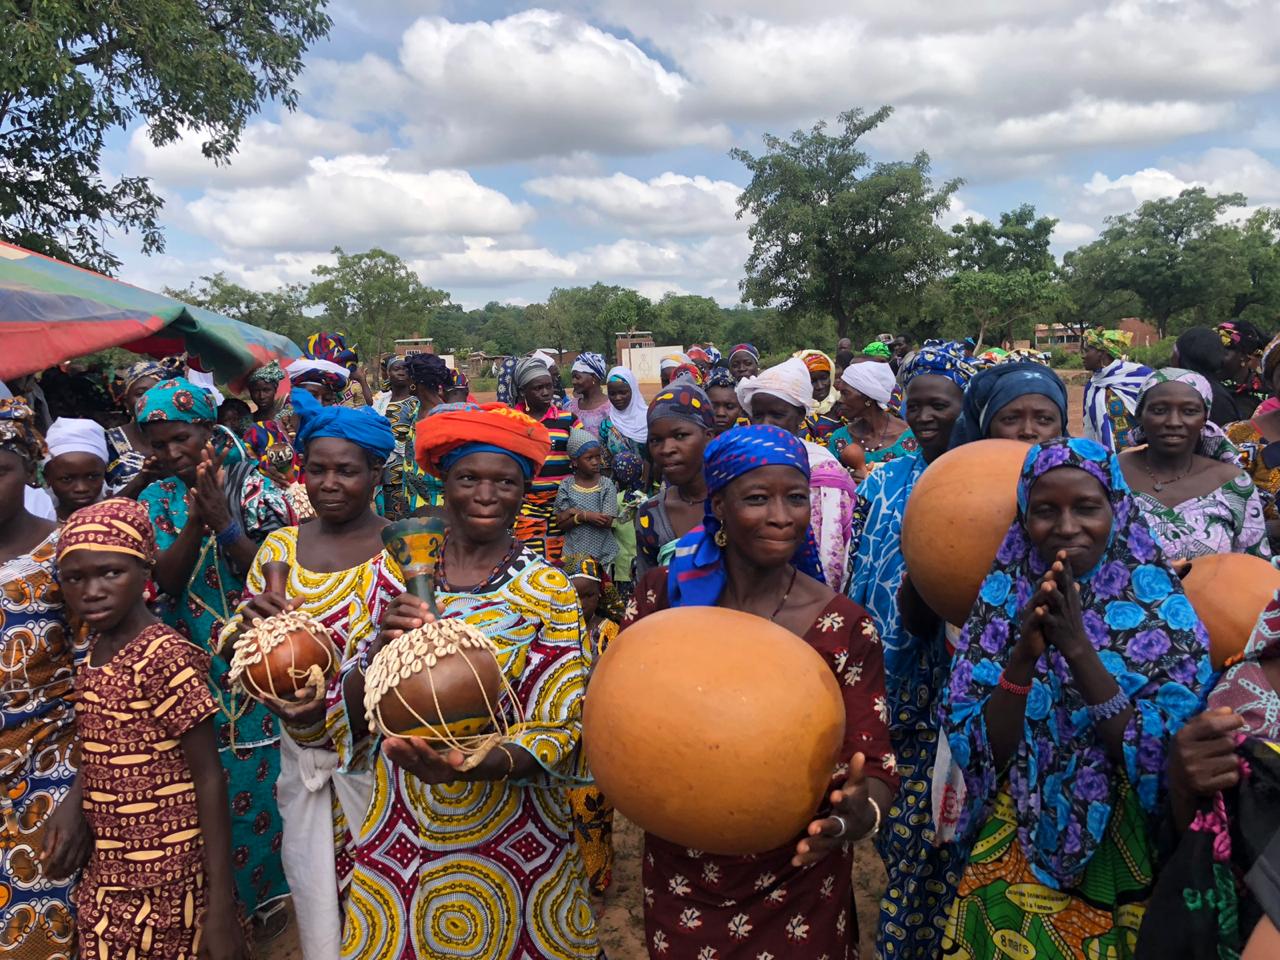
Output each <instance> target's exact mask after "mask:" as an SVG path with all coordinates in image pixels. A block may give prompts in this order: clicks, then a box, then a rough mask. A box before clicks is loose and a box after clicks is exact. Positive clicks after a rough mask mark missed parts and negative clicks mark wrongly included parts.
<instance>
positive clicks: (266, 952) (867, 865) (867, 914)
mask: <svg viewBox="0 0 1280 960" xmlns="http://www.w3.org/2000/svg"><path fill="white" fill-rule="evenodd" d="M614 843H615V845H616V847H615V849H616V850H617V864H616V867H615V870H614V875H613V886H612V887H611V888H610V890H609V894H608V896H607V897H606V898H605V901H604V908H603V911H601V912H600V914H599V923H600V945H601V946H602V947H604V950H605V954H606V956H607V957H608V960H648V956H649V955H648V953H647V952H646V951H645V945H644V918H643V915H642V913H641V903H640V844H641V833H640V830H639V828H637V827H635V826H633V825H632V824H630V823H628V822H627V821H625V820H623V819H622V818H621V817H618V819H617V823H616V824H615V829H614ZM853 884H854V890H855V891H856V895H857V902H858V927H859V930H860V931H861V934H862V956H863V958H864V960H867V958H871V957H874V956H875V952H874V943H875V930H876V914H877V911H878V906H879V902H880V894H881V893H882V892H883V891H884V867H883V866H882V865H881V863H880V858H879V857H877V856H876V854H875V851H874V850H873V849H872V848H871V845H870V844H867V843H862V844H859V845H858V846H857V847H855V848H854V867H853ZM258 955H259V957H261V958H263V960H302V951H301V949H299V947H298V939H297V928H296V927H295V926H294V925H293V924H292V923H291V924H290V926H289V929H288V930H287V931H285V933H284V934H282V935H281V936H280V937H279V938H278V939H276V940H274V941H272V942H271V943H270V944H266V945H261V946H259V948H258Z"/></svg>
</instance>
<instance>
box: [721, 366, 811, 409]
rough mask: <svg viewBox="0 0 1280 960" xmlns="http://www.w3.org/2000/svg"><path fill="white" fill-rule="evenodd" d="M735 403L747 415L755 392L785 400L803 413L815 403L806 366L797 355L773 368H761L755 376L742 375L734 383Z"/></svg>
mask: <svg viewBox="0 0 1280 960" xmlns="http://www.w3.org/2000/svg"><path fill="white" fill-rule="evenodd" d="M737 393H738V403H740V404H742V409H743V410H745V411H746V413H747V416H751V401H752V399H753V398H754V397H755V396H756V394H758V393H767V394H769V395H770V396H772V397H777V398H779V399H780V400H785V401H786V402H787V403H789V404H791V405H792V406H793V407H802V408H803V409H804V412H805V413H806V414H807V413H809V412H810V411H811V410H813V408H814V407H815V406H817V404H816V403H815V402H814V399H813V381H812V380H811V379H809V368H808V367H806V366H805V365H804V361H803V360H801V359H800V358H799V357H792V358H791V359H789V360H784V361H782V363H780V364H778V365H777V366H775V367H769V368H768V369H767V370H763V371H761V373H760V375H759V376H758V377H743V378H742V379H741V380H739V381H738V386H737Z"/></svg>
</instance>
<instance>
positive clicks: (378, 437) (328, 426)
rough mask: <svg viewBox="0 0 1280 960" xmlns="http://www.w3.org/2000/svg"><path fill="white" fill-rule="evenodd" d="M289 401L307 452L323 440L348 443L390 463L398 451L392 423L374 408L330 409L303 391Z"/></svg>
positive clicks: (297, 391) (293, 394) (299, 440)
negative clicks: (310, 445)
mask: <svg viewBox="0 0 1280 960" xmlns="http://www.w3.org/2000/svg"><path fill="white" fill-rule="evenodd" d="M289 402H290V403H292V404H293V411H294V413H296V414H297V415H298V446H299V447H301V448H302V449H303V450H306V449H307V446H308V444H310V443H311V441H312V440H319V439H320V438H321V437H336V438H337V439H339V440H347V441H349V442H351V443H354V444H355V445H356V446H357V447H359V448H360V449H362V450H364V451H366V452H368V453H370V454H372V455H373V456H374V457H375V458H376V459H378V460H386V459H387V458H388V457H389V456H391V452H392V451H393V450H395V448H396V438H395V436H394V435H393V434H392V433H391V421H390V420H388V419H387V418H386V417H384V416H383V415H382V414H380V413H375V412H374V409H373V407H363V406H362V407H343V406H332V407H326V406H324V405H323V404H321V403H320V401H319V400H317V399H316V398H315V397H313V396H312V395H311V394H310V393H308V392H307V391H306V390H303V389H301V388H299V389H296V390H294V391H293V393H292V394H290V397H289Z"/></svg>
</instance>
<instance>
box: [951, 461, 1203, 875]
mask: <svg viewBox="0 0 1280 960" xmlns="http://www.w3.org/2000/svg"><path fill="white" fill-rule="evenodd" d="M1066 469H1071V470H1083V471H1084V472H1086V473H1088V474H1089V475H1090V476H1092V477H1093V478H1094V479H1095V480H1097V481H1098V483H1100V484H1101V485H1102V487H1103V489H1104V490H1105V491H1106V493H1107V496H1108V499H1109V500H1110V502H1111V509H1112V512H1113V515H1114V520H1113V521H1112V527H1111V537H1110V540H1109V542H1108V544H1107V547H1106V549H1105V551H1104V553H1103V555H1102V558H1101V559H1100V560H1099V562H1098V564H1097V565H1096V566H1095V567H1094V568H1093V569H1092V570H1090V571H1089V572H1088V573H1086V574H1085V575H1083V576H1081V577H1079V578H1077V582H1078V583H1079V584H1080V599H1081V603H1082V605H1083V608H1084V611H1083V612H1084V627H1085V634H1086V636H1087V637H1088V638H1089V641H1090V642H1091V643H1092V645H1093V647H1094V649H1096V650H1097V651H1098V655H1099V658H1100V659H1101V660H1102V663H1103V665H1104V666H1105V667H1106V668H1107V670H1108V671H1110V673H1111V674H1112V676H1114V677H1115V679H1116V683H1117V684H1118V685H1119V686H1120V688H1121V689H1122V690H1123V691H1124V692H1125V693H1126V694H1128V696H1129V698H1130V700H1131V701H1132V702H1133V705H1134V713H1133V718H1132V720H1131V721H1130V722H1129V725H1128V728H1127V729H1126V730H1125V737H1124V761H1125V762H1124V765H1123V769H1120V768H1118V767H1117V765H1116V764H1114V763H1113V761H1112V760H1111V758H1110V757H1109V756H1108V754H1107V751H1106V748H1105V747H1104V746H1103V742H1102V739H1101V737H1100V736H1099V735H1098V732H1097V730H1096V729H1095V728H1094V725H1093V722H1092V720H1090V718H1089V713H1088V710H1087V709H1086V707H1087V703H1086V701H1085V700H1084V698H1083V697H1082V696H1081V694H1080V693H1079V691H1078V690H1077V689H1076V685H1075V683H1074V680H1073V678H1072V674H1071V669H1070V667H1069V665H1068V664H1067V662H1066V660H1065V659H1064V658H1063V657H1062V655H1061V654H1060V653H1059V652H1058V651H1057V650H1056V649H1054V648H1053V647H1049V649H1048V650H1047V651H1046V652H1045V654H1044V655H1043V656H1042V657H1041V658H1040V661H1039V663H1038V664H1037V665H1036V674H1035V679H1034V682H1033V684H1032V692H1031V694H1030V696H1028V698H1027V708H1026V716H1025V725H1024V731H1023V737H1022V741H1021V743H1020V744H1019V745H1018V748H1017V750H1016V752H1015V754H1014V757H1013V760H1012V763H1011V764H1010V766H1009V768H1008V784H1009V792H1010V794H1011V796H1012V797H1013V801H1014V806H1015V808H1016V811H1017V821H1018V840H1019V843H1020V845H1021V847H1022V850H1023V852H1024V853H1025V854H1026V857H1027V860H1028V862H1029V863H1030V864H1031V866H1032V869H1033V870H1034V871H1035V873H1036V874H1037V875H1038V876H1039V877H1040V879H1041V881H1042V882H1044V883H1046V884H1048V885H1050V886H1054V887H1057V888H1059V889H1064V888H1069V887H1072V886H1075V885H1076V884H1077V883H1078V882H1079V880H1080V878H1081V875H1082V874H1083V872H1084V870H1085V868H1086V867H1087V866H1088V864H1089V860H1090V858H1091V857H1092V856H1093V854H1094V852H1095V851H1096V850H1097V849H1098V846H1099V843H1100V841H1101V840H1102V838H1103V835H1104V833H1105V831H1106V827H1107V824H1108V822H1109V820H1110V817H1111V811H1112V807H1113V805H1114V803H1115V802H1116V800H1117V798H1118V797H1119V795H1120V786H1121V781H1120V778H1121V777H1123V778H1125V779H1127V780H1128V782H1129V784H1130V785H1132V786H1133V788H1134V789H1135V791H1136V793H1137V796H1138V798H1139V800H1140V801H1141V803H1142V806H1143V807H1144V808H1145V809H1146V810H1147V812H1148V813H1149V814H1155V813H1156V812H1157V811H1158V809H1159V807H1160V804H1161V802H1162V800H1163V795H1164V789H1165V783H1164V781H1163V770H1164V768H1165V749H1166V747H1167V746H1168V743H1169V739H1170V737H1171V736H1172V735H1173V734H1174V733H1175V732H1176V731H1177V730H1178V728H1180V727H1181V726H1182V725H1183V724H1184V723H1185V722H1186V721H1187V719H1188V718H1189V717H1190V716H1191V715H1192V714H1193V713H1195V712H1196V710H1197V709H1198V706H1199V702H1200V692H1201V689H1202V688H1204V687H1205V686H1206V684H1207V682H1208V681H1209V679H1210V677H1211V668H1210V666H1209V659H1208V650H1209V641H1208V635H1207V634H1206V633H1205V629H1204V627H1203V626H1202V625H1201V623H1200V621H1199V619H1198V618H1197V617H1196V614H1195V611H1194V610H1193V609H1192V608H1191V604H1190V603H1189V602H1188V601H1187V598H1186V595H1185V594H1184V593H1183V591H1182V586H1181V584H1180V583H1179V581H1178V578H1177V576H1176V575H1175V574H1174V573H1173V572H1172V570H1171V569H1170V568H1169V565H1168V563H1167V561H1166V559H1165V557H1164V555H1163V553H1162V552H1161V550H1160V547H1159V545H1158V544H1157V542H1156V540H1155V539H1154V538H1153V537H1152V536H1151V531H1150V529H1149V528H1148V526H1147V522H1146V520H1145V519H1143V515H1142V513H1141V511H1140V510H1138V509H1137V507H1136V505H1135V504H1134V502H1133V500H1132V498H1131V496H1130V493H1129V489H1128V487H1127V485H1126V484H1125V482H1124V478H1123V476H1122V475H1121V473H1120V467H1119V464H1118V463H1117V462H1116V459H1115V456H1114V454H1111V453H1109V452H1108V451H1107V450H1105V449H1104V448H1103V447H1102V446H1100V445H1099V444H1097V443H1095V442H1094V441H1092V440H1084V439H1067V438H1059V439H1056V440H1052V441H1050V442H1048V443H1046V444H1044V445H1042V446H1036V447H1032V448H1031V449H1030V451H1029V452H1028V454H1027V459H1026V462H1025V464H1024V466H1023V470H1022V476H1021V478H1020V480H1019V483H1018V516H1017V519H1016V520H1015V521H1014V524H1013V526H1012V527H1011V528H1010V529H1009V532H1008V534H1007V535H1006V536H1005V540H1004V543H1003V544H1002V545H1001V547H1000V550H999V553H998V555H997V558H996V562H995V564H994V565H993V567H992V570H991V572H990V573H989V574H988V575H987V578H986V580H984V581H983V585H982V590H981V592H980V593H979V596H978V601H977V603H975V604H974V608H973V611H972V613H971V614H970V616H969V620H968V621H967V622H966V623H965V625H964V629H963V630H962V631H961V634H960V637H959V639H958V641H957V643H956V655H955V662H954V664H953V667H952V675H951V682H950V684H949V685H948V688H947V690H946V694H945V698H944V703H943V712H944V717H945V721H946V728H945V729H946V734H947V737H948V740H949V742H950V746H951V752H952V756H953V759H954V761H955V763H956V764H957V765H959V766H960V768H961V769H962V771H963V773H964V779H965V786H966V789H967V798H966V804H967V806H966V809H965V810H964V811H963V812H962V814H961V816H960V821H959V824H958V830H959V835H960V838H961V843H962V846H967V845H968V844H970V843H972V841H973V839H974V836H975V835H976V831H978V830H979V829H980V828H981V827H982V825H983V823H985V822H986V820H987V819H988V817H989V816H990V814H991V810H992V805H993V803H994V801H995V799H996V796H997V792H998V790H999V788H1000V786H1001V782H1002V774H1001V773H1000V772H999V771H997V769H996V766H995V762H994V760H993V758H992V754H991V747H990V743H989V741H988V739H987V730H986V723H985V719H984V715H983V711H984V710H985V708H986V705H987V700H988V698H989V697H990V696H991V694H992V692H993V691H994V690H995V689H996V686H997V685H998V683H999V678H1000V674H1001V672H1002V671H1003V669H1004V665H1005V663H1006V661H1007V660H1008V657H1009V654H1010V653H1011V652H1012V650H1013V647H1014V644H1016V643H1017V641H1018V627H1019V621H1020V617H1021V612H1022V608H1023V607H1024V606H1025V605H1026V602H1027V600H1028V599H1029V598H1030V597H1031V596H1032V594H1033V593H1034V590H1035V588H1036V586H1037V584H1038V581H1039V580H1040V578H1041V577H1042V576H1043V575H1044V573H1045V570H1046V569H1047V564H1046V563H1045V561H1044V560H1043V559H1042V558H1041V557H1040V555H1039V553H1038V552H1037V551H1036V550H1035V549H1034V548H1033V547H1032V545H1031V542H1030V541H1029V540H1028V539H1027V535H1026V531H1025V528H1024V523H1025V520H1026V511H1027V501H1028V497H1029V495H1030V492H1031V488H1032V486H1033V485H1034V484H1035V482H1036V480H1038V479H1039V478H1040V477H1041V476H1043V475H1044V474H1045V473H1047V472H1048V471H1050V470H1066Z"/></svg>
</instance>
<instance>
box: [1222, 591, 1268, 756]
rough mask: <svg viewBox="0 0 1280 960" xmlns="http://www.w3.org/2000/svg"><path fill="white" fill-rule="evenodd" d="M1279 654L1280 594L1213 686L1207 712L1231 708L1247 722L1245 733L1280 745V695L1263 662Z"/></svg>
mask: <svg viewBox="0 0 1280 960" xmlns="http://www.w3.org/2000/svg"><path fill="white" fill-rule="evenodd" d="M1277 653H1280V592H1277V595H1276V596H1274V597H1272V598H1271V602H1270V603H1268V604H1267V606H1266V608H1265V609H1264V610H1263V611H1262V614H1261V615H1260V616H1259V617H1258V623H1257V625H1256V626H1254V628H1253V633H1251V634H1250V635H1249V640H1248V642H1247V643H1246V644H1245V645H1244V649H1243V650H1242V651H1240V653H1239V654H1238V655H1237V656H1235V657H1232V658H1231V659H1230V660H1228V661H1227V669H1226V672H1225V673H1223V675H1222V677H1221V679H1219V680H1218V682H1217V683H1215V684H1214V685H1213V691H1212V692H1211V693H1210V694H1209V703H1208V709H1210V710H1217V709H1218V708H1219V707H1230V708H1231V709H1232V710H1233V711H1235V712H1236V713H1238V714H1239V715H1240V716H1241V717H1243V718H1244V721H1245V725H1244V728H1243V729H1244V732H1245V733H1248V734H1251V735H1252V736H1255V737H1259V738H1260V739H1263V740H1267V741H1270V742H1271V743H1275V742H1277V741H1280V693H1277V692H1276V691H1275V690H1274V689H1273V688H1272V686H1271V681H1270V679H1268V677H1267V674H1266V672H1265V671H1264V670H1263V668H1262V661H1264V660H1269V659H1271V658H1273V657H1275V656H1276V655H1277Z"/></svg>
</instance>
